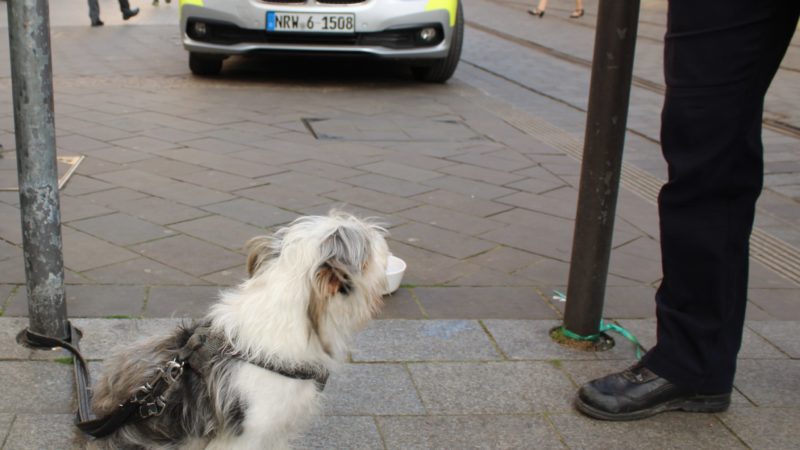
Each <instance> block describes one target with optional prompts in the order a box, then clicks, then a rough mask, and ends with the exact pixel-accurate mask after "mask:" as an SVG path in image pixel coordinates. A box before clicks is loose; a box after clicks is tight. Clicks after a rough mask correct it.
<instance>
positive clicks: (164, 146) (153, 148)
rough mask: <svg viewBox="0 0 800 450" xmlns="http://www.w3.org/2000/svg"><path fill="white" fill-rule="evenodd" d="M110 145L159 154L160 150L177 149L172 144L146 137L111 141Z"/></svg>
mask: <svg viewBox="0 0 800 450" xmlns="http://www.w3.org/2000/svg"><path fill="white" fill-rule="evenodd" d="M112 143H113V144H114V145H117V146H120V147H125V148H127V149H130V150H136V151H138V152H145V153H159V152H161V151H162V150H168V149H170V148H175V147H177V145H175V144H174V143H172V142H167V141H162V140H160V139H154V138H151V137H147V136H136V137H132V138H127V139H119V140H116V141H113V142H112Z"/></svg>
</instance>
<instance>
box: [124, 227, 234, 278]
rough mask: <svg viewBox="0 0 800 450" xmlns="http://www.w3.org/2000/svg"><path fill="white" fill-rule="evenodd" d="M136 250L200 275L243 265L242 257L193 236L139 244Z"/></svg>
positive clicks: (171, 265)
mask: <svg viewBox="0 0 800 450" xmlns="http://www.w3.org/2000/svg"><path fill="white" fill-rule="evenodd" d="M133 250H135V251H137V252H139V253H140V254H142V255H144V256H146V257H148V258H152V259H154V260H156V261H158V262H160V263H162V264H165V265H167V266H169V267H173V268H176V267H179V268H180V270H181V271H183V272H187V273H189V274H191V275H195V276H200V275H207V274H211V273H214V272H219V271H220V270H223V269H229V268H232V267H234V266H236V265H238V264H241V263H242V260H243V259H244V258H243V257H242V256H241V255H239V254H237V253H233V252H231V251H228V250H225V249H223V248H221V247H218V246H216V245H212V244H209V243H206V242H203V241H201V240H199V239H195V238H192V237H189V236H174V237H169V238H166V239H160V240H158V241H151V242H148V243H145V244H140V245H137V246H136V247H134V248H133Z"/></svg>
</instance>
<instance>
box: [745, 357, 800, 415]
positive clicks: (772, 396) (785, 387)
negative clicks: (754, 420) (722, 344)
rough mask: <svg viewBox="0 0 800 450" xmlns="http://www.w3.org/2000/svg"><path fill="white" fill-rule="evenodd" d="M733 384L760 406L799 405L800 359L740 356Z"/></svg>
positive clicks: (794, 406)
mask: <svg viewBox="0 0 800 450" xmlns="http://www.w3.org/2000/svg"><path fill="white" fill-rule="evenodd" d="M734 385H735V386H736V388H737V389H739V391H740V392H741V393H742V394H743V395H744V396H745V397H747V398H748V399H749V400H750V401H752V402H753V403H755V404H756V405H757V406H767V407H773V406H777V407H790V408H797V407H798V405H800V360H789V359H774V360H773V359H741V360H739V362H738V364H737V369H736V378H735V379H734Z"/></svg>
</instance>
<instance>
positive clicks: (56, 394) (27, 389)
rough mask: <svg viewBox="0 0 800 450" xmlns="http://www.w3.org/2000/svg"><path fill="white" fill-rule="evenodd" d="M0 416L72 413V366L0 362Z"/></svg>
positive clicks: (36, 362)
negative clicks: (2, 385) (1, 388)
mask: <svg viewBox="0 0 800 450" xmlns="http://www.w3.org/2000/svg"><path fill="white" fill-rule="evenodd" d="M0 379H2V380H3V383H4V384H5V385H6V386H13V387H14V388H13V389H3V390H2V393H0V412H4V413H16V414H22V413H40V414H41V413H72V412H73V411H72V407H73V386H72V365H69V364H60V363H53V362H42V361H0Z"/></svg>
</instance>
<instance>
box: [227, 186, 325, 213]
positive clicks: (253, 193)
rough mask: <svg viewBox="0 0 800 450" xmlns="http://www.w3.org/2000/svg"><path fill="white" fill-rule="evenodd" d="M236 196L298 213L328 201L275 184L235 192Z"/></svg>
mask: <svg viewBox="0 0 800 450" xmlns="http://www.w3.org/2000/svg"><path fill="white" fill-rule="evenodd" d="M236 194H237V195H240V196H242V197H247V198H249V199H252V200H255V201H257V202H261V203H266V204H268V205H272V206H275V207H279V208H282V209H286V210H289V211H298V210H300V209H303V208H308V207H311V206H316V205H321V204H324V203H327V202H328V201H329V200H326V199H325V198H322V197H320V196H317V195H313V194H308V193H305V192H301V191H298V190H297V189H292V188H287V187H285V186H280V185H277V184H270V185H266V186H258V187H254V188H249V189H243V190H241V191H237V192H236Z"/></svg>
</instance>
